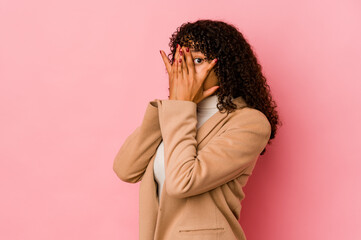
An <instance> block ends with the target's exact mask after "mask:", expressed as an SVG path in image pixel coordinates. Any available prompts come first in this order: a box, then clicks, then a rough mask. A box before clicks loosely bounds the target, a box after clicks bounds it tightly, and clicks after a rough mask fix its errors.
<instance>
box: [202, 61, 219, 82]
mask: <svg viewBox="0 0 361 240" xmlns="http://www.w3.org/2000/svg"><path fill="white" fill-rule="evenodd" d="M216 63H217V59H216V58H215V59H213V60H212V61H211V63H210V64H209V66H208V67H207V68H206V69H205V70H204V71H203V72H202V73H201V76H202V77H201V79H203V81H204V80H205V79H206V78H207V76H208V75H209V73H210V72H211V70H212V68H213V67H214V66H215V65H216Z"/></svg>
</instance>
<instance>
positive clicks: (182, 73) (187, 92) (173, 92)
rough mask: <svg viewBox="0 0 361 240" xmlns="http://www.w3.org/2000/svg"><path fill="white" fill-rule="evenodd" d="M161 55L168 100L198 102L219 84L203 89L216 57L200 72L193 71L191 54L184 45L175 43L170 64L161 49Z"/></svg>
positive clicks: (212, 91) (211, 92)
mask: <svg viewBox="0 0 361 240" xmlns="http://www.w3.org/2000/svg"><path fill="white" fill-rule="evenodd" d="M161 55H162V58H163V61H164V64H165V65H166V68H167V71H168V74H169V92H170V98H169V100H184V101H192V102H195V103H199V102H200V101H202V100H203V99H205V98H207V97H208V96H210V95H212V94H213V93H214V92H215V91H216V90H217V89H218V88H219V86H214V87H211V88H209V89H207V90H206V91H203V87H202V86H203V82H204V80H205V79H206V78H207V76H208V74H209V73H210V71H211V70H212V68H213V67H214V65H216V63H217V59H213V61H212V62H211V63H210V64H209V66H208V67H207V68H205V70H203V71H202V72H201V73H196V72H195V67H194V63H193V57H192V54H191V53H190V52H189V51H186V49H185V48H184V47H180V46H179V45H177V50H176V54H175V56H174V58H175V60H174V62H173V65H170V62H169V59H168V57H166V56H165V54H164V52H162V51H161Z"/></svg>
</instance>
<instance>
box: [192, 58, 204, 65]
mask: <svg viewBox="0 0 361 240" xmlns="http://www.w3.org/2000/svg"><path fill="white" fill-rule="evenodd" d="M197 59H200V60H201V61H200V62H197V61H196V60H197ZM203 61H204V58H194V63H196V64H200V63H202V62H203Z"/></svg>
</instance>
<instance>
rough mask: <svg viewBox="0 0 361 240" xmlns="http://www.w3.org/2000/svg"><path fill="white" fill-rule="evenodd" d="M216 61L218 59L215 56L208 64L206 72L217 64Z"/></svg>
mask: <svg viewBox="0 0 361 240" xmlns="http://www.w3.org/2000/svg"><path fill="white" fill-rule="evenodd" d="M217 61H218V59H217V58H215V59H213V60H212V61H211V63H210V64H209V66H208V72H210V71H211V70H212V68H213V67H214V66H215V65H216V64H217Z"/></svg>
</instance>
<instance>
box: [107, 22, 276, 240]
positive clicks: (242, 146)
mask: <svg viewBox="0 0 361 240" xmlns="http://www.w3.org/2000/svg"><path fill="white" fill-rule="evenodd" d="M170 47H171V51H172V53H171V54H170V55H171V57H172V58H171V60H170V61H169V59H168V57H167V56H166V55H165V53H164V52H163V51H160V52H161V57H162V59H163V61H164V64H165V66H166V69H167V72H168V74H169V99H167V100H159V99H155V100H154V101H150V102H149V104H148V106H147V109H146V111H145V114H144V118H143V121H142V123H141V125H140V126H139V127H137V128H136V129H135V131H134V132H133V133H132V134H131V135H130V136H128V138H127V139H126V140H125V142H124V143H123V145H122V147H121V148H120V150H119V152H118V153H117V155H116V157H115V159H114V165H113V169H114V171H115V173H116V174H117V176H118V177H119V178H120V179H121V180H122V181H125V182H129V183H136V182H139V181H141V183H140V190H139V191H140V192H139V208H140V210H139V221H140V223H139V227H140V232H139V237H140V240H175V239H197V240H201V239H207V240H212V239H225V240H231V239H246V236H245V234H244V231H243V229H242V227H241V226H240V224H239V218H240V211H241V201H242V200H243V199H244V197H245V195H244V192H243V190H242V188H243V187H244V186H245V185H246V182H247V180H248V177H249V176H250V175H251V174H252V171H253V169H254V167H255V164H256V161H257V159H258V157H259V155H263V154H264V153H265V151H266V149H265V147H266V145H267V144H268V143H269V141H270V139H273V138H274V137H275V134H276V129H277V125H278V124H279V122H278V114H277V111H276V110H275V108H276V105H275V103H274V101H273V100H272V97H271V95H270V90H269V86H268V85H267V84H266V79H265V77H264V76H263V75H262V72H261V66H260V65H259V64H258V62H257V59H256V57H255V55H254V53H253V52H252V50H251V47H250V45H249V44H248V43H247V41H246V40H245V38H244V37H243V35H242V34H241V33H240V32H239V31H238V30H237V29H236V27H234V26H233V25H230V24H227V23H224V22H221V21H212V20H198V21H196V22H194V23H190V22H188V23H186V24H183V25H182V26H181V27H180V28H179V29H178V30H177V32H176V33H175V34H173V35H172V38H171V43H170ZM199 60H200V61H199ZM223 110H226V111H223Z"/></svg>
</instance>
